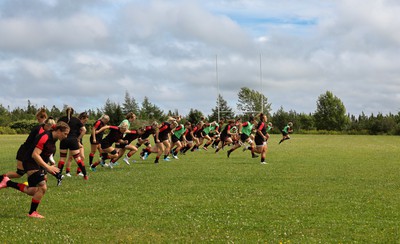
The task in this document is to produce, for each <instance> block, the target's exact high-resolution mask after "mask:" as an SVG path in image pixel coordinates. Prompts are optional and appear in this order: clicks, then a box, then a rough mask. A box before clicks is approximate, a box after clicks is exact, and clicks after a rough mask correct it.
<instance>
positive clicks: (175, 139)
mask: <svg viewBox="0 0 400 244" xmlns="http://www.w3.org/2000/svg"><path fill="white" fill-rule="evenodd" d="M181 138H182V137H181ZM171 141H172V142H173V143H175V142H177V141H179V138H178V137H176V135H172V136H171Z"/></svg>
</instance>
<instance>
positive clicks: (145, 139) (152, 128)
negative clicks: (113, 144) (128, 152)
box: [136, 121, 158, 148]
mask: <svg viewBox="0 0 400 244" xmlns="http://www.w3.org/2000/svg"><path fill="white" fill-rule="evenodd" d="M157 128H158V123H157V122H156V121H154V122H153V123H152V124H151V125H147V126H145V127H144V129H143V130H144V132H143V134H142V135H141V136H140V137H139V138H138V141H137V143H136V148H139V147H140V146H141V145H143V144H144V145H145V146H146V147H151V145H150V140H149V137H150V136H151V135H154V134H156V130H157Z"/></svg>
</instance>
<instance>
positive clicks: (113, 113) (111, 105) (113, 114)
mask: <svg viewBox="0 0 400 244" xmlns="http://www.w3.org/2000/svg"><path fill="white" fill-rule="evenodd" d="M103 112H104V113H105V114H107V115H108V116H110V122H109V124H110V125H119V124H120V123H121V121H122V120H123V119H124V113H123V112H122V108H121V105H119V104H117V103H115V102H111V101H110V99H109V98H108V99H107V101H106V104H105V105H104V108H103Z"/></svg>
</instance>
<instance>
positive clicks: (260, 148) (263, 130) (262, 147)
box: [251, 113, 269, 164]
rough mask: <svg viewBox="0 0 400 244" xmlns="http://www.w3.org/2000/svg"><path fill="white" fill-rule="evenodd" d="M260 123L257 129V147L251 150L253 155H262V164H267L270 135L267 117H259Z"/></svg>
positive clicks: (255, 139) (262, 115) (263, 115)
mask: <svg viewBox="0 0 400 244" xmlns="http://www.w3.org/2000/svg"><path fill="white" fill-rule="evenodd" d="M259 118H260V121H259V122H258V124H257V127H256V130H257V131H256V136H255V138H254V141H255V143H256V147H255V148H253V149H251V151H252V153H253V152H256V153H259V154H261V164H266V162H265V157H266V154H267V140H268V137H269V134H268V131H267V129H268V124H267V116H266V115H265V114H262V113H261V114H260V115H259Z"/></svg>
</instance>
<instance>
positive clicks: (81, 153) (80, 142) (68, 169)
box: [65, 112, 89, 177]
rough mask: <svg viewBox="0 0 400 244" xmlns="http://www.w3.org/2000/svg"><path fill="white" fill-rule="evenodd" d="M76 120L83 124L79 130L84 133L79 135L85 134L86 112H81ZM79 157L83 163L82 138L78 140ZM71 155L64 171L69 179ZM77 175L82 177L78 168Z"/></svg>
mask: <svg viewBox="0 0 400 244" xmlns="http://www.w3.org/2000/svg"><path fill="white" fill-rule="evenodd" d="M78 119H79V120H80V121H81V123H82V124H83V127H82V128H81V130H82V129H83V130H84V131H81V133H80V134H82V133H83V134H86V127H85V124H86V123H87V121H88V120H89V115H88V114H87V113H86V112H82V113H80V114H79V115H78ZM79 147H80V148H79V155H80V156H81V159H82V161H85V148H84V146H83V137H81V138H80V140H79ZM72 159H73V157H72V155H69V157H68V161H67V166H66V169H65V175H66V176H68V177H71V173H70V171H71V162H72ZM76 174H77V175H80V176H83V174H82V171H81V169H80V168H79V167H78V169H77V171H76Z"/></svg>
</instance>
